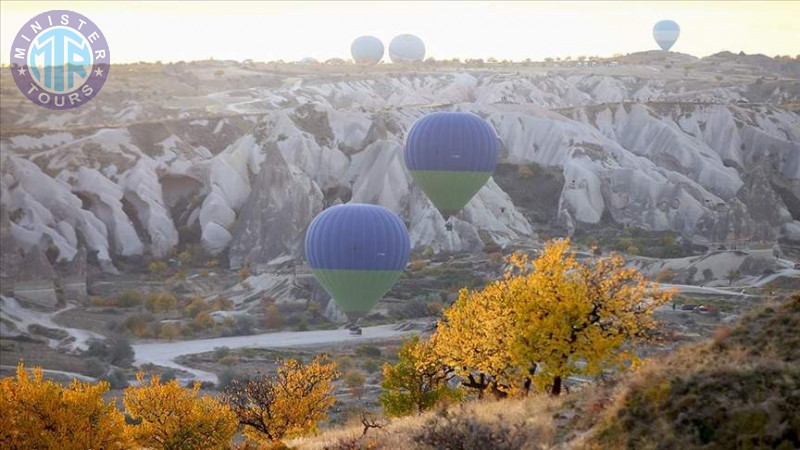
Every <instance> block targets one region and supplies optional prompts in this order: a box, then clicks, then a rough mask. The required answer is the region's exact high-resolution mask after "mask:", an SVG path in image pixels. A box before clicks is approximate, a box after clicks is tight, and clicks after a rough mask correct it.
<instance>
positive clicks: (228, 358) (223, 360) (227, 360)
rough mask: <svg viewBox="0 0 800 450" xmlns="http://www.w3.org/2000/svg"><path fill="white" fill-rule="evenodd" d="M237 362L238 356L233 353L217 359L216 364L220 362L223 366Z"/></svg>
mask: <svg viewBox="0 0 800 450" xmlns="http://www.w3.org/2000/svg"><path fill="white" fill-rule="evenodd" d="M238 362H239V358H238V357H236V356H233V355H228V356H223V357H222V358H220V359H218V360H217V363H218V364H222V365H223V366H228V367H230V366H233V365H234V364H236V363H238Z"/></svg>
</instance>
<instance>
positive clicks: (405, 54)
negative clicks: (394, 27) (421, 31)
mask: <svg viewBox="0 0 800 450" xmlns="http://www.w3.org/2000/svg"><path fill="white" fill-rule="evenodd" d="M389 58H391V59H392V62H393V63H395V64H401V63H411V62H419V61H422V59H423V58H425V44H424V43H422V39H420V38H418V37H416V36H414V35H413V34H401V35H399V36H395V38H394V39H392V42H390V43H389Z"/></svg>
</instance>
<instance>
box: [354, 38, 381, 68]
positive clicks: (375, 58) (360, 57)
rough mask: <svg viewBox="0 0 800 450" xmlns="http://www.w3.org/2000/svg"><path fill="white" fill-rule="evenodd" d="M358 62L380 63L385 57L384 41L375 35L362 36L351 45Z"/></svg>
mask: <svg viewBox="0 0 800 450" xmlns="http://www.w3.org/2000/svg"><path fill="white" fill-rule="evenodd" d="M350 54H351V55H353V61H355V62H356V64H378V63H379V62H380V61H381V58H383V42H381V40H380V39H378V38H376V37H375V36H361V37H359V38H356V40H354V41H353V43H352V44H351V45H350Z"/></svg>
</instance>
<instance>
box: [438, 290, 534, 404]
mask: <svg viewBox="0 0 800 450" xmlns="http://www.w3.org/2000/svg"><path fill="white" fill-rule="evenodd" d="M506 284H507V280H505V279H504V280H501V281H498V282H494V283H491V284H489V285H488V286H486V288H485V289H483V290H480V291H468V290H466V289H462V290H461V293H460V295H459V297H458V299H457V300H456V301H455V303H453V306H451V307H450V308H448V309H446V310H445V312H444V320H442V321H439V323H438V324H437V327H436V334H435V339H433V340H434V342H435V348H434V350H435V352H436V355H437V358H439V359H440V360H441V361H442V362H443V363H444V364H446V365H447V366H448V367H453V368H454V370H455V373H456V374H457V375H458V376H459V377H460V378H461V384H462V385H463V386H465V387H468V388H472V389H477V390H478V396H479V397H483V395H484V392H485V391H486V390H487V389H490V390H491V392H492V394H494V396H495V397H496V398H500V397H505V396H507V395H508V394H509V393H511V391H512V390H513V389H514V386H515V385H519V383H518V382H519V380H520V377H519V371H518V370H517V363H516V361H515V360H514V357H513V356H512V353H511V345H512V343H513V341H514V340H515V339H517V337H516V334H517V328H516V319H515V317H514V310H513V308H512V306H511V301H513V300H514V298H513V297H512V296H511V295H510V294H511V292H510V291H509V290H508V289H507V286H506Z"/></svg>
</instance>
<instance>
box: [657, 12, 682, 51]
mask: <svg viewBox="0 0 800 450" xmlns="http://www.w3.org/2000/svg"><path fill="white" fill-rule="evenodd" d="M680 34H681V27H679V26H678V24H677V23H675V22H674V21H672V20H662V21H660V22H658V23H657V24H656V26H654V27H653V37H654V38H655V40H656V42H657V43H658V46H659V47H661V50H664V51H665V52H668V51H669V49H670V48H672V46H673V45H674V44H675V41H677V40H678V36H680Z"/></svg>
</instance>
